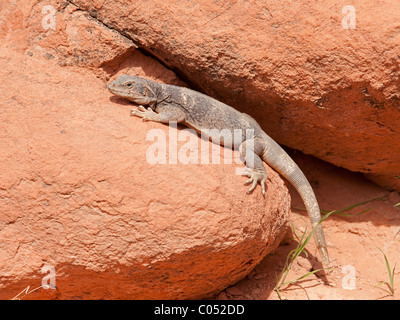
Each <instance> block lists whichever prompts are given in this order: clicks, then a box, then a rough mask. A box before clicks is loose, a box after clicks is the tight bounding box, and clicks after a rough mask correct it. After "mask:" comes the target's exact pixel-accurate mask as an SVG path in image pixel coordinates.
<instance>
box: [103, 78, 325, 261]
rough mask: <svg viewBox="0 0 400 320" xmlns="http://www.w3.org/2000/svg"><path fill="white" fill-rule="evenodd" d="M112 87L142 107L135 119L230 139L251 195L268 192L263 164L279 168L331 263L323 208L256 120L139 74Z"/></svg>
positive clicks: (111, 89) (183, 89)
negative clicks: (223, 132) (178, 125)
mask: <svg viewBox="0 0 400 320" xmlns="http://www.w3.org/2000/svg"><path fill="white" fill-rule="evenodd" d="M108 89H109V90H110V92H111V93H113V94H115V95H116V96H119V97H123V98H126V99H128V100H130V101H133V102H134V103H136V104H139V107H138V109H133V110H132V111H131V115H134V116H138V117H141V118H143V120H149V121H156V122H162V123H169V122H170V121H176V122H178V123H182V124H184V125H186V126H188V127H190V128H193V129H195V130H196V131H197V132H199V133H200V132H203V134H204V130H210V131H209V132H210V134H209V138H210V139H211V140H212V141H214V142H215V141H219V142H220V143H221V144H223V143H222V142H225V146H227V144H226V142H227V141H228V140H230V139H231V140H230V141H232V143H231V145H230V146H231V147H234V148H235V149H238V150H239V151H240V153H241V155H242V157H243V158H244V159H245V161H246V167H247V168H246V171H245V175H247V176H248V177H249V180H247V181H246V184H251V187H250V189H249V191H248V192H251V191H253V190H254V188H255V187H256V186H257V184H258V183H260V185H261V189H262V193H263V194H265V181H266V179H267V172H266V171H265V168H264V166H263V164H262V161H265V162H266V163H268V164H269V165H270V166H271V167H272V168H274V169H275V170H277V171H278V172H279V173H280V174H281V175H282V176H284V177H285V178H286V179H287V180H288V181H289V182H290V183H291V184H292V185H293V186H294V187H295V188H296V190H297V191H298V193H299V194H300V196H301V198H302V199H303V202H304V204H305V206H306V209H307V212H308V215H309V217H310V220H311V224H312V226H313V227H314V228H315V229H314V232H313V235H314V239H315V241H316V244H317V247H318V250H319V251H320V254H321V256H322V259H323V262H324V264H327V263H329V257H328V252H327V249H326V244H325V237H324V233H323V230H322V225H321V224H320V223H319V221H320V220H321V215H320V210H319V206H318V202H317V199H316V198H315V194H314V191H313V189H312V188H311V186H310V183H309V182H308V180H307V178H306V177H305V176H304V174H303V172H302V171H301V170H300V168H299V167H298V166H297V165H296V163H295V162H294V161H293V160H292V159H291V158H290V157H289V155H288V154H287V153H286V152H285V151H284V150H283V149H282V148H281V147H280V146H279V145H278V144H277V143H276V142H275V141H274V140H272V139H271V138H270V137H269V136H268V135H267V134H266V133H265V132H264V131H263V130H262V129H261V127H260V126H259V125H258V123H257V122H256V120H254V119H253V118H252V117H250V116H249V115H247V114H245V113H241V112H239V111H237V110H236V109H234V108H232V107H230V106H228V105H226V104H224V103H222V102H220V101H218V100H216V99H213V98H211V97H209V96H206V95H204V94H202V93H199V92H196V91H193V90H190V89H188V88H183V87H177V86H173V85H167V84H161V83H157V82H154V81H151V80H147V79H143V78H140V77H137V76H127V75H121V76H120V77H118V78H117V79H116V80H115V81H113V82H112V83H110V84H109V86H108ZM144 106H148V108H145V107H144ZM211 129H217V130H214V131H213V130H211ZM223 129H229V130H230V131H229V132H231V133H232V136H231V137H229V138H230V139H227V137H226V136H223V138H224V139H222V140H221V139H220V138H221V135H220V134H217V133H218V132H221V130H223ZM235 129H241V130H242V139H241V141H235V139H233V132H234V130H235ZM246 129H252V130H254V131H253V136H251V137H248V136H246ZM223 140H225V141H223Z"/></svg>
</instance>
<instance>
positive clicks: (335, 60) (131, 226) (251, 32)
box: [0, 0, 400, 299]
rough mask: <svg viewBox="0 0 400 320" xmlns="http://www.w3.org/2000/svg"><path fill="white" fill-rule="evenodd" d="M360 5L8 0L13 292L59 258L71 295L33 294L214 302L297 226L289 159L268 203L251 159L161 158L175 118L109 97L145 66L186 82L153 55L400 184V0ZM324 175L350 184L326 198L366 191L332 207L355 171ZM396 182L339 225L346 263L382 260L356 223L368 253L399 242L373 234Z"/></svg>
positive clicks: (4, 243) (290, 135)
mask: <svg viewBox="0 0 400 320" xmlns="http://www.w3.org/2000/svg"><path fill="white" fill-rule="evenodd" d="M352 6H353V9H352V8H350V7H348V6H347V7H344V6H343V5H341V4H340V5H338V4H337V1H334V0H327V1H324V2H320V3H315V2H313V1H296V2H293V1H279V2H270V3H268V5H267V4H265V3H263V2H256V1H227V2H224V3H222V2H218V1H209V0H199V1H134V2H126V1H117V0H105V1H100V2H98V1H91V0H73V1H59V0H49V1H46V3H45V4H44V3H43V2H42V1H39V0H18V1H11V0H2V2H1V5H0V47H1V49H0V65H1V68H0V77H1V81H0V92H1V97H2V98H1V101H0V104H1V107H2V113H1V114H0V118H1V119H0V123H1V124H2V125H1V129H2V130H0V143H1V148H0V298H2V299H10V298H13V297H16V296H17V294H18V293H20V292H21V291H23V290H24V289H25V288H27V287H28V286H29V287H30V289H31V290H33V289H35V288H37V287H39V286H40V285H41V283H42V282H41V281H42V278H43V277H45V274H44V273H42V272H41V270H42V267H43V266H45V265H50V266H53V267H54V271H55V280H56V286H57V290H36V291H33V292H31V293H29V294H28V295H24V294H22V296H23V298H24V299H25V298H34V299H43V298H51V299H55V298H57V299H69V298H76V299H82V298H84V299H97V298H107V299H117V298H127V299H139V298H140V299H146V298H149V299H164V298H181V299H182V298H203V297H207V296H210V295H212V294H214V293H216V292H218V291H220V290H222V289H224V288H226V287H227V286H229V285H231V284H233V283H235V282H236V281H238V280H239V279H242V278H243V277H245V276H246V275H247V274H249V272H250V271H251V269H252V268H253V267H254V266H255V265H257V263H258V262H259V261H260V260H261V259H262V257H264V256H265V255H266V254H267V253H268V252H271V251H272V250H273V249H274V248H275V247H276V246H277V244H278V243H279V241H280V239H282V237H283V233H284V230H285V227H284V226H285V225H286V222H287V215H288V211H289V202H290V198H289V196H288V193H287V189H286V188H285V186H284V184H283V182H282V180H281V179H280V178H279V176H278V175H277V174H276V173H274V172H273V171H272V170H269V169H267V170H268V173H269V177H270V181H269V182H268V190H267V196H266V198H265V199H264V198H263V197H262V196H261V194H260V192H259V189H257V190H256V191H257V192H255V193H253V194H252V195H251V196H248V195H246V194H245V191H246V190H247V189H246V187H244V186H243V182H244V181H245V179H244V178H242V177H238V176H236V175H235V169H236V168H237V167H238V165H237V164H232V165H226V164H221V165H200V164H190V165H182V164H176V165H172V164H165V165H150V164H149V163H147V162H146V153H147V152H148V150H149V149H148V148H149V147H150V146H151V145H152V143H153V142H154V141H151V140H146V136H147V133H148V132H149V131H150V130H152V129H154V130H161V132H164V133H165V134H166V135H165V137H166V140H167V141H168V138H169V135H168V133H169V131H168V127H166V126H164V125H160V124H155V123H142V122H141V121H140V120H139V119H133V118H130V117H129V110H130V108H131V106H130V105H128V104H127V103H121V101H120V100H118V99H112V98H111V99H110V96H111V95H110V94H109V93H108V92H107V89H106V86H105V82H106V81H107V80H109V78H110V77H111V76H113V75H114V74H115V73H125V72H128V73H134V74H137V75H140V76H147V77H151V78H153V79H154V80H159V81H163V82H166V83H171V84H179V85H186V84H185V83H183V82H182V81H181V80H180V79H178V78H177V77H176V76H175V74H174V72H172V71H171V70H167V69H165V68H164V67H162V66H161V65H160V64H159V63H157V62H155V61H154V59H152V58H151V57H148V56H145V55H143V54H142V53H143V52H148V53H151V55H153V56H154V57H157V58H158V59H159V60H160V61H162V62H163V63H164V64H165V65H166V66H168V67H170V69H172V70H173V71H175V72H177V73H178V74H179V75H180V76H181V79H184V80H185V81H187V82H188V83H190V84H191V85H192V86H193V88H195V89H196V88H197V89H199V90H201V91H203V92H205V93H207V94H209V95H211V96H214V97H215V98H218V99H219V100H221V101H224V102H226V103H228V104H230V105H232V106H233V107H235V108H237V109H239V110H241V111H244V112H246V113H248V114H250V115H252V116H253V117H254V118H256V119H257V121H258V122H259V123H260V124H261V125H262V127H263V128H264V129H265V131H266V132H267V133H269V134H270V135H271V136H272V137H273V138H275V139H276V140H277V141H278V142H280V143H282V144H285V145H287V146H290V147H292V148H295V149H299V150H302V151H304V152H305V153H309V154H313V155H315V156H317V157H319V158H320V159H323V160H326V161H328V162H331V163H333V164H335V165H337V166H342V167H345V168H347V169H350V170H353V171H360V172H363V173H367V176H368V178H370V179H371V180H374V181H376V182H377V183H379V184H381V185H383V186H385V187H387V188H395V189H397V190H400V183H399V177H400V175H399V168H400V163H399V162H400V160H399V159H400V145H399V144H400V139H399V138H400V129H399V125H398V124H399V123H400V111H399V110H400V108H399V107H400V102H399V101H400V100H399V92H400V90H399V84H400V80H399V72H400V69H399V64H398V56H399V55H400V52H399V50H400V49H399V48H400V46H399V43H400V38H399V37H400V35H399V33H398V32H397V30H398V19H395V15H396V12H399V11H400V4H399V3H397V2H396V1H389V0H384V1H380V2H379V5H376V4H375V3H372V2H371V3H368V2H366V1H362V0H356V1H353V2H352ZM352 10H353V11H352ZM136 47H140V49H141V51H140V52H139V50H136ZM77 66H78V67H79V68H76V67H77ZM96 77H97V79H96ZM99 79H100V80H99ZM182 129H183V128H179V132H182ZM156 132H159V131H156ZM196 139H197V140H196V141H197V142H198V144H200V140H198V138H196ZM183 145H184V141H180V142H179V144H178V146H179V147H182V146H183ZM221 154H223V152H222V149H221ZM220 159H221V162H223V159H224V157H222V156H221V157H220ZM345 174H346V173H344V175H345ZM327 176H328V178H329V174H328V175H327ZM329 179H331V178H329ZM329 179H328V180H329ZM317 180H319V179H317ZM317 180H316V181H312V182H313V186H314V187H318V181H317ZM321 181H322V179H321ZM325 183H326V185H328V186H331V185H335V186H337V187H336V188H337V189H336V193H334V192H333V191H334V190H332V187H331V188H330V189H329V190H328V189H326V190H321V191H320V193H321V195H318V194H317V196H318V198H319V199H322V200H324V199H325V207H326V208H335V209H339V208H341V207H346V206H349V205H352V204H354V202H362V201H363V200H365V199H364V198H362V197H361V194H364V193H362V192H360V190H362V188H363V186H362V184H363V183H365V182H364V180H363V181H362V183H360V182H359V181H358V180H357V181H356V183H355V185H356V187H357V188H358V189H357V191H352V192H350V193H351V197H350V195H347V196H349V197H350V198H349V199H347V201H338V203H336V204H337V205H338V206H337V207H336V206H333V205H332V203H331V201H335V198H337V199H339V200H340V199H343V195H342V194H341V193H340V192H339V191H340V190H342V189H343V190H347V189H346V188H347V185H348V184H349V182H348V181H344V182H343V183H341V184H333V183H332V181H330V182H326V181H325ZM367 187H368V188H369V187H370V186H369V185H368V186H367ZM352 190H353V189H352ZM354 190H355V189H354ZM347 193H349V192H347ZM378 193H379V195H381V194H384V191H383V190H381V189H379V192H378ZM333 194H335V195H333ZM357 194H359V196H358V197H356V196H355V195H357ZM393 194H394V195H395V196H397V198H396V197H395V196H393V198H394V199H395V200H393V199H392V200H391V201H390V203H389V202H388V201H387V200H385V201H387V202H388V203H386V206H385V207H383V208H382V209H379V210H378V209H376V214H375V213H374V216H373V219H372V218H371V217H370V216H366V217H365V218H364V216H363V217H362V218H360V219H362V221H361V223H360V226H359V227H357V228H359V229H357V230H362V231H357V232H356V233H354V234H352V233H351V231H349V232H348V231H347V229H346V228H345V229H343V223H342V222H340V221H339V222H337V220H334V222H329V221H328V222H327V227H331V229H328V232H326V234H327V240H328V245H329V248H328V249H330V252H332V256H333V259H336V260H337V261H339V264H340V263H341V264H344V265H346V264H348V263H350V264H353V263H354V264H355V265H356V266H357V268H358V269H357V272H360V274H369V273H370V272H371V267H370V266H369V265H363V264H362V262H363V261H364V260H365V259H364V256H363V253H362V252H363V251H362V250H359V247H355V248H356V249H355V248H353V247H352V244H351V243H349V244H347V242H346V241H347V240H343V239H347V238H346V237H345V235H343V234H342V233H346V234H350V236H349V237H350V238H351V239H352V241H358V240H359V239H360V238H361V240H362V241H361V242H362V243H368V245H367V246H364V247H365V248H367V249H365V250H366V252H369V251H371V250H372V249H371V248H374V249H375V248H376V245H377V243H379V246H380V247H382V246H383V244H386V243H388V241H389V243H390V244H391V245H392V243H393V245H392V246H393V247H395V246H396V243H397V239H395V237H396V236H397V234H398V232H397V231H398V230H397V229H396V230H395V229H393V228H394V227H397V225H390V226H388V227H387V228H386V229H384V231H382V235H385V238H383V236H382V237H381V238H379V237H380V234H379V233H378V234H377V238H376V237H375V238H374V237H373V234H374V232H375V231H376V230H375V229H373V228H371V229H369V228H366V229H365V230H364V229H362V228H363V227H365V226H363V224H365V223H364V220H365V221H366V222H367V221H369V219H370V218H371V219H372V221H374V223H375V221H378V222H377V224H385V225H388V224H389V223H388V222H387V221H386V220H385V219H387V220H388V221H397V220H396V219H397V218H395V215H396V214H397V211H398V210H399V209H398V208H399V207H398V206H397V207H394V205H395V204H396V203H398V202H399V201H400V200H398V194H397V193H392V194H391V195H393ZM345 196H346V194H345ZM369 196H370V197H372V196H371V195H369ZM322 204H324V202H322ZM298 206H300V205H298ZM325 207H324V206H321V208H325ZM388 208H389V209H390V210H391V216H390V219H388V218H385V219H383V220H382V221H383V222H382V221H381V220H380V218H379V217H380V216H384V215H385V214H386V213H387V212H388ZM396 210H397V211H396ZM393 217H394V218H393ZM374 219H375V220H374ZM390 223H393V224H395V223H397V222H390ZM390 228H392V229H393V232H394V234H395V236H394V237H391V236H390V232H388V230H389V231H390V230H391V229H390ZM342 229H343V230H344V231H343V230H342ZM392 238H393V239H392ZM341 239H342V240H341ZM382 239H384V241H383V240H382ZM391 241H392V242H391ZM346 245H348V246H349V248H346ZM311 246H312V244H311ZM360 247H361V245H360ZM286 249H287V248H282V247H281V248H280V250H281V251H282V252H283V253H282V256H280V257H278V256H272V257H271V259H270V260H268V261H267V262H268V263H267V264H266V265H267V267H265V268H264V269H263V270H262V274H264V273H268V274H270V275H271V276H269V277H268V279H269V280H268V282H267V283H266V284H265V288H268V289H266V290H267V291H268V290H271V288H272V287H273V285H274V283H271V280H270V279H275V278H274V274H275V271H276V270H274V268H275V266H276V265H277V263H275V261H276V260H279V261H280V262H279V263H278V264H279V266H280V267H283V264H284V261H285V258H286V254H287V253H288V252H287V250H286ZM352 250H353V251H352ZM396 250H397V247H396ZM396 250H394V249H393V250H392V255H393V256H398V251H396ZM347 252H350V253H347ZM378 254H380V253H379V252H378ZM395 254H396V255H395ZM343 255H344V258H343ZM346 255H348V256H350V257H351V259H350V262H349V261H347V260H348V259H347V258H346V257H347V256H346ZM353 257H354V259H353ZM379 257H380V256H379ZM346 259H347V260H346ZM314 260H315V258H314ZM353 260H355V261H353ZM375 260H376V259H375ZM368 261H370V260H368ZM314 262H315V261H314ZM364 264H365V262H364ZM264 265H265V264H264ZM259 266H260V265H259ZM383 266H384V264H383ZM259 268H261V269H262V268H263V266H260V267H259ZM313 268H314V269H315V268H316V267H315V266H314V267H313ZM373 270H375V269H373ZM308 272H310V270H309V269H307V270H301V272H299V275H298V276H301V275H303V274H305V273H308ZM338 272H339V271H338ZM363 272H364V273H363ZM256 273H257V272H256ZM339 273H340V272H339ZM371 273H373V272H371ZM338 279H339V280H338V282H337V283H340V278H339V276H338ZM378 280H379V281H381V280H382V279H376V281H378ZM259 286H260V285H259V284H256V285H255V286H254V287H255V288H258V287H259ZM325 289H326V290H327V291H329V292H331V289H332V288H331V287H329V288H325ZM257 290H258V289H257ZM257 290H256V291H257ZM28 292H29V290H28ZM227 293H228V294H229V293H232V295H235V294H237V293H238V290H237V289H236V290H235V289H230V290H227ZM234 293H235V294H234ZM346 294H347V293H346ZM326 296H327V297H330V296H329V295H326ZM347 296H350V295H346V297H347ZM18 297H21V295H20V296H18ZM244 297H245V298H247V297H248V296H246V295H245V296H244ZM251 297H252V298H260V297H261V298H267V297H268V294H264V293H263V294H262V295H259V294H254V295H251ZM319 298H321V297H319Z"/></svg>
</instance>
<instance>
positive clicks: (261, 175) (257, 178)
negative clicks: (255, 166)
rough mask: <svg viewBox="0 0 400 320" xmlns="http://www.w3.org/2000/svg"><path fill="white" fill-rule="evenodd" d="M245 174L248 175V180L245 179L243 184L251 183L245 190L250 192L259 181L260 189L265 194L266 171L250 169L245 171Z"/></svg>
mask: <svg viewBox="0 0 400 320" xmlns="http://www.w3.org/2000/svg"><path fill="white" fill-rule="evenodd" d="M245 175H247V176H249V177H250V179H249V180H247V181H246V182H245V183H244V184H245V185H247V184H250V183H251V187H250V189H249V190H248V191H247V193H248V194H249V193H251V192H252V191H253V190H254V189H255V188H256V186H257V184H258V183H260V185H261V191H262V194H263V195H264V194H265V182H266V181H267V178H268V176H267V173H266V172H259V171H255V170H254V171H252V172H246V174H245Z"/></svg>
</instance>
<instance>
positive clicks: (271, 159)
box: [262, 136, 329, 264]
mask: <svg viewBox="0 0 400 320" xmlns="http://www.w3.org/2000/svg"><path fill="white" fill-rule="evenodd" d="M268 140H269V143H268V145H269V147H268V148H266V149H265V151H264V152H263V154H262V159H263V160H264V161H265V162H266V163H268V164H269V165H270V166H271V167H273V168H274V169H275V170H276V171H278V172H279V173H280V174H281V175H282V176H284V177H285V178H286V179H287V180H288V181H289V182H290V183H291V184H292V185H293V186H294V187H295V188H296V190H297V192H298V193H299V195H300V197H301V198H302V200H303V202H304V205H305V207H306V209H307V213H308V216H309V218H310V221H311V225H312V227H313V236H314V239H315V242H316V245H317V248H318V250H319V252H320V254H321V256H322V260H323V263H324V264H328V263H329V256H328V251H327V249H326V243H325V236H324V232H323V230H322V225H321V223H320V220H321V213H320V209H319V206H318V202H317V199H316V197H315V194H314V191H313V189H312V187H311V185H310V183H309V182H308V180H307V178H306V177H305V175H304V174H303V172H302V171H301V170H300V168H299V167H298V166H297V164H296V163H295V162H294V161H293V160H292V159H291V158H290V157H289V155H288V154H287V153H286V152H285V151H284V150H283V149H282V148H281V146H279V145H278V144H277V143H276V142H275V141H274V140H272V139H271V138H270V137H269V136H268Z"/></svg>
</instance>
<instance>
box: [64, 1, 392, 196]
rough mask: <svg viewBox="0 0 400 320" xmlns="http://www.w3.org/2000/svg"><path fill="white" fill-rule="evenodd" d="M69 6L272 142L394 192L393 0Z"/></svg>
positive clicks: (77, 2) (93, 3)
mask: <svg viewBox="0 0 400 320" xmlns="http://www.w3.org/2000/svg"><path fill="white" fill-rule="evenodd" d="M71 2H73V3H75V4H76V5H77V6H78V7H79V8H81V9H83V10H86V11H87V12H89V13H90V14H91V15H92V16H93V17H96V19H98V20H99V21H102V22H104V23H105V24H106V25H107V26H110V27H112V28H113V29H114V30H119V31H120V32H123V33H124V34H126V35H128V36H129V37H130V38H131V39H133V40H134V41H135V43H136V44H138V45H139V46H140V47H142V48H145V49H146V50H148V51H149V52H151V53H153V54H154V55H155V56H157V57H159V58H160V59H162V60H163V61H165V63H166V64H167V65H169V66H171V67H173V68H176V69H178V70H179V71H180V72H181V74H183V75H184V76H185V77H186V78H188V79H190V80H191V81H192V82H193V83H194V84H196V85H197V86H198V87H199V88H200V89H201V90H202V91H204V92H206V93H208V94H209V95H212V96H214V97H216V98H218V99H220V100H222V101H224V102H226V103H227V104H229V105H232V106H234V107H236V108H237V109H239V110H241V111H244V112H246V113H249V114H250V115H252V116H253V117H254V118H256V119H257V120H258V121H259V123H260V124H261V125H262V127H263V128H264V129H265V131H266V132H267V133H269V134H270V135H271V136H272V137H273V138H275V139H276V140H277V141H279V142H280V143H282V144H284V145H287V146H290V147H292V148H296V149H300V150H302V151H303V152H305V153H307V154H312V155H314V156H316V157H318V158H320V159H323V160H325V161H328V162H331V163H333V164H335V165H337V166H341V167H345V168H347V169H349V170H352V171H359V172H363V173H368V174H369V177H371V178H373V179H374V178H375V180H377V181H380V182H381V183H383V184H385V185H388V186H392V188H393V187H395V188H397V190H400V182H399V179H400V177H399V176H400V175H399V173H400V169H399V168H400V126H399V125H398V124H399V123H400V93H399V92H400V64H399V62H398V56H399V55H400V46H399V44H400V33H399V32H398V30H399V27H400V24H399V20H398V19H397V18H396V15H395V12H399V11H400V2H398V1H391V0H383V1H379V4H377V3H375V2H374V3H372V2H366V1H362V0H356V1H353V2H352V3H351V4H352V8H353V9H354V11H353V12H354V16H353V17H354V18H353V17H352V14H353V13H352V11H351V10H353V9H351V8H349V7H348V6H347V7H345V5H344V4H341V3H338V2H337V1H336V0H328V1H323V2H319V3H316V2H315V1H312V0H305V1H296V2H295V3H293V1H290V0H285V1H279V2H276V1H275V2H274V1H268V2H263V1H241V0H239V1H237V0H231V1H224V2H220V1H210V0H199V1H134V2H132V3H126V2H125V1H116V0H104V1H101V2H99V1H94V0H73V1H71Z"/></svg>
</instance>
